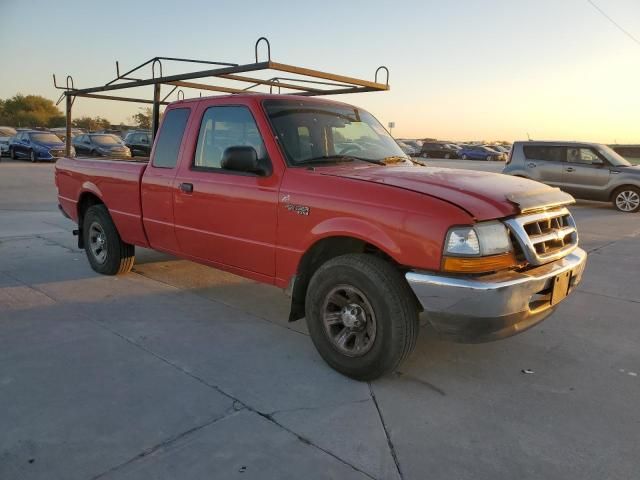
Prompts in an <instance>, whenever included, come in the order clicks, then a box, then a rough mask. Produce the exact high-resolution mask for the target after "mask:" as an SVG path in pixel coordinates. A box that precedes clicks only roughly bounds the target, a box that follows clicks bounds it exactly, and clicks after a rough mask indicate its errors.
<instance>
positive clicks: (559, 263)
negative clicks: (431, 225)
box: [406, 248, 587, 343]
mask: <svg viewBox="0 0 640 480" xmlns="http://www.w3.org/2000/svg"><path fill="white" fill-rule="evenodd" d="M586 261H587V253H586V252H585V251H584V250H582V249H580V248H576V249H575V250H574V251H573V252H572V253H570V254H569V255H567V256H566V257H563V258H561V259H559V260H556V261H555V262H551V263H547V264H545V265H541V266H539V267H535V268H532V269H530V270H527V271H522V272H515V271H508V272H499V273H494V274H490V275H483V276H481V277H454V276H443V275H437V274H432V273H428V272H409V273H407V274H406V279H407V281H408V282H409V286H410V287H411V289H412V290H413V292H414V293H415V295H416V297H417V298H418V300H419V301H420V303H421V304H422V306H423V308H424V310H425V312H426V313H427V318H428V319H429V322H430V323H431V324H432V325H433V327H434V328H435V329H436V330H437V331H438V332H440V333H441V334H442V335H444V336H446V337H449V338H451V339H452V340H455V341H459V342H465V343H477V342H487V341H491V340H497V339H499V338H504V337H508V336H511V335H515V334H517V333H520V332H523V331H524V330H527V329H528V328H531V327H533V326H534V325H536V324H537V323H540V322H541V321H542V320H544V319H545V318H546V317H547V316H549V315H550V314H551V313H552V312H553V310H554V309H555V306H556V305H557V304H552V303H555V302H552V299H551V297H552V291H553V285H554V281H555V278H556V277H557V276H558V275H560V274H562V273H566V272H569V271H570V272H571V279H570V282H569V289H568V292H569V293H571V291H572V290H573V289H575V287H576V286H577V285H578V284H579V283H580V281H581V280H582V274H583V272H584V267H585V265H586Z"/></svg>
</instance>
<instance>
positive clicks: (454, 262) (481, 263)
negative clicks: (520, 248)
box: [442, 252, 518, 273]
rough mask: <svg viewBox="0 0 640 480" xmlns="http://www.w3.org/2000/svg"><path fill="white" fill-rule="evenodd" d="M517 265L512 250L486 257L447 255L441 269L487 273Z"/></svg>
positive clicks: (456, 271)
mask: <svg viewBox="0 0 640 480" xmlns="http://www.w3.org/2000/svg"><path fill="white" fill-rule="evenodd" d="M516 266H518V262H517V260H516V257H515V256H514V255H513V252H509V253H502V254H500V255H491V256H488V257H447V256H445V257H444V259H443V261H442V269H443V270H444V271H447V272H454V273H487V272H494V271H497V270H505V269H507V268H512V267H516Z"/></svg>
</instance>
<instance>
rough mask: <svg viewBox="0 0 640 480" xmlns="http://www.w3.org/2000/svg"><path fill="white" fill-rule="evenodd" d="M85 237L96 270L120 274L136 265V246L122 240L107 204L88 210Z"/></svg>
mask: <svg viewBox="0 0 640 480" xmlns="http://www.w3.org/2000/svg"><path fill="white" fill-rule="evenodd" d="M82 238H83V239H84V249H85V252H86V254H87V259H88V260H89V263H90V264H91V268H93V269H94V270H95V271H96V272H98V273H102V274H103V275H118V274H121V273H127V272H129V271H130V270H131V268H132V267H133V262H134V261H135V247H134V246H133V245H130V244H128V243H125V242H123V241H122V239H121V238H120V234H119V233H118V230H117V229H116V226H115V224H114V223H113V220H112V219H111V215H109V211H108V210H107V207H105V206H104V205H93V206H92V207H89V209H88V210H87V211H86V213H85V215H84V220H83V222H82Z"/></svg>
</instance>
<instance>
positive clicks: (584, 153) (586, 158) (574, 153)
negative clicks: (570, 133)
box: [567, 148, 602, 165]
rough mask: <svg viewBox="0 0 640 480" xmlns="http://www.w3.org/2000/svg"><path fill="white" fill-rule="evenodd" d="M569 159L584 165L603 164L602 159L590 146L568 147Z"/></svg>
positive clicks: (571, 161)
mask: <svg viewBox="0 0 640 480" xmlns="http://www.w3.org/2000/svg"><path fill="white" fill-rule="evenodd" d="M567 161H568V162H570V163H581V164H583V165H593V164H602V159H600V157H599V156H598V154H597V153H596V152H595V151H594V150H592V149H590V148H567Z"/></svg>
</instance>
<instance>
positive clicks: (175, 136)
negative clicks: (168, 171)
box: [153, 108, 190, 168]
mask: <svg viewBox="0 0 640 480" xmlns="http://www.w3.org/2000/svg"><path fill="white" fill-rule="evenodd" d="M189 113H190V110H189V109H188V108H174V109H173V110H169V111H168V112H167V113H165V118H164V120H163V121H162V128H161V129H160V130H159V131H158V139H157V141H156V148H155V153H154V157H153V166H154V167H160V168H173V167H175V166H176V163H177V162H178V152H179V151H180V145H181V144H182V137H183V135H184V130H185V128H186V126H187V120H188V119H189Z"/></svg>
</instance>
